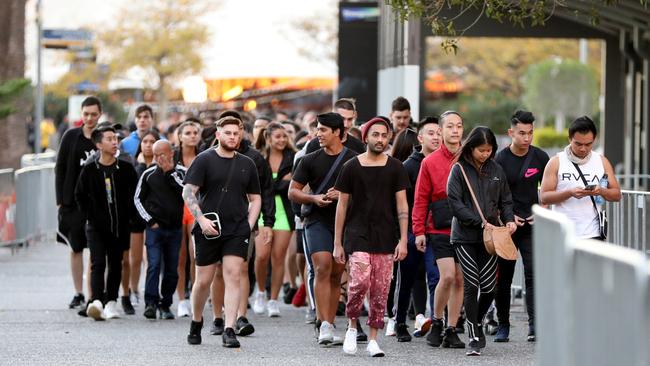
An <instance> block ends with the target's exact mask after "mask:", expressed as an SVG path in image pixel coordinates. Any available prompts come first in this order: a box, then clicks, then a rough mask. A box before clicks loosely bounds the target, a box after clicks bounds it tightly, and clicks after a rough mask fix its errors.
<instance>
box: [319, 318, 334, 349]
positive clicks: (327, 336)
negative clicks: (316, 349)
mask: <svg viewBox="0 0 650 366" xmlns="http://www.w3.org/2000/svg"><path fill="white" fill-rule="evenodd" d="M333 332H334V327H333V326H332V324H330V323H328V322H326V321H324V322H322V323H321V325H320V332H319V333H318V344H320V345H325V346H327V345H329V344H330V343H332V341H333V340H334V334H333Z"/></svg>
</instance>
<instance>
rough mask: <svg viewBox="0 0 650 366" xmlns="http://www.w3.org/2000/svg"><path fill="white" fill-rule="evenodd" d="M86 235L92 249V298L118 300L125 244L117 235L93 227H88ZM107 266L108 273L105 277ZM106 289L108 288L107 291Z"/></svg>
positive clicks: (89, 247)
mask: <svg viewBox="0 0 650 366" xmlns="http://www.w3.org/2000/svg"><path fill="white" fill-rule="evenodd" d="M86 235H87V236H88V249H90V263H91V264H90V287H91V289H92V293H93V298H92V300H93V301H94V300H100V301H102V302H103V303H106V302H108V301H116V300H117V297H118V292H119V290H120V281H121V280H122V255H123V253H124V245H122V244H121V243H120V242H119V240H118V238H117V237H116V236H115V235H113V234H111V233H105V232H98V231H96V230H94V229H93V228H91V227H88V228H87V229H86ZM107 266H108V274H107V275H106V277H104V275H105V273H106V267H107ZM104 278H106V282H104ZM104 283H106V285H105V286H104ZM104 290H106V292H105V293H104Z"/></svg>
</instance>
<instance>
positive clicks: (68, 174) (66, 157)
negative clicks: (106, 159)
mask: <svg viewBox="0 0 650 366" xmlns="http://www.w3.org/2000/svg"><path fill="white" fill-rule="evenodd" d="M94 154H95V144H93V143H92V141H90V139H87V138H86V137H85V136H84V134H83V128H82V127H77V128H71V129H69V130H67V131H66V132H65V134H64V135H63V138H62V139H61V144H60V147H59V152H58V155H57V157H56V166H55V167H54V172H55V175H56V177H55V190H56V204H57V205H62V206H75V205H76V203H75V197H74V189H75V185H76V184H77V180H78V179H79V174H80V173H81V168H82V167H83V166H84V164H85V163H86V162H88V161H89V160H92V159H89V158H91V157H93V155H94Z"/></svg>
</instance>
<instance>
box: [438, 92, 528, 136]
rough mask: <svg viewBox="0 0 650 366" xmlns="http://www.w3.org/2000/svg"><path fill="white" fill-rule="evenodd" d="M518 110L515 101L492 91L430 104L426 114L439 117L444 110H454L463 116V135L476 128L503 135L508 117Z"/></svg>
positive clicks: (508, 121) (507, 123)
mask: <svg viewBox="0 0 650 366" xmlns="http://www.w3.org/2000/svg"><path fill="white" fill-rule="evenodd" d="M517 108H520V106H519V102H518V101H517V100H515V99H510V98H507V97H505V96H504V95H503V94H501V93H499V92H494V91H488V92H483V93H475V94H472V95H461V96H459V97H458V99H454V100H442V101H436V102H430V103H428V104H427V106H426V114H430V115H439V114H440V113H442V112H444V111H446V110H450V109H451V110H456V111H458V112H459V113H460V114H461V115H462V116H463V121H464V124H465V133H467V132H469V131H470V130H471V129H472V128H474V127H476V126H487V127H489V128H490V129H492V131H493V132H494V133H495V134H501V135H503V134H505V133H506V131H507V130H508V128H510V116H511V115H512V113H513V112H514V111H515V110H517Z"/></svg>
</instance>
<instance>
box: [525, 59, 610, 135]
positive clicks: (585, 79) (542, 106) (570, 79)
mask: <svg viewBox="0 0 650 366" xmlns="http://www.w3.org/2000/svg"><path fill="white" fill-rule="evenodd" d="M524 85H525V89H526V92H525V94H524V98H523V99H524V103H525V104H526V105H527V106H528V107H530V108H531V109H532V110H535V111H541V112H543V111H553V112H554V113H555V130H556V131H557V132H560V131H562V130H563V129H564V128H565V121H566V118H567V117H578V116H582V115H592V114H593V113H594V112H596V111H597V109H598V82H597V80H596V77H595V76H594V73H593V71H592V70H591V69H590V68H589V67H588V66H586V65H583V64H581V63H580V62H578V61H575V60H563V59H561V58H556V59H554V60H547V61H543V62H540V63H538V64H534V65H531V66H530V68H529V69H528V71H527V72H526V75H525V76H524ZM542 119H543V117H542Z"/></svg>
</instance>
